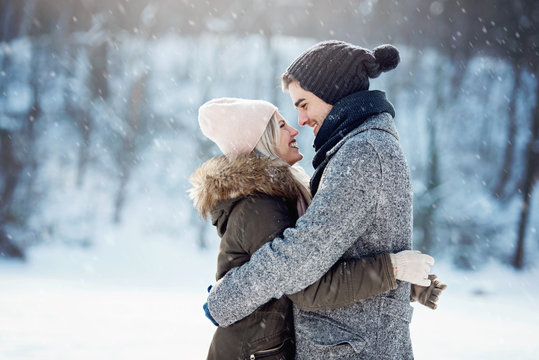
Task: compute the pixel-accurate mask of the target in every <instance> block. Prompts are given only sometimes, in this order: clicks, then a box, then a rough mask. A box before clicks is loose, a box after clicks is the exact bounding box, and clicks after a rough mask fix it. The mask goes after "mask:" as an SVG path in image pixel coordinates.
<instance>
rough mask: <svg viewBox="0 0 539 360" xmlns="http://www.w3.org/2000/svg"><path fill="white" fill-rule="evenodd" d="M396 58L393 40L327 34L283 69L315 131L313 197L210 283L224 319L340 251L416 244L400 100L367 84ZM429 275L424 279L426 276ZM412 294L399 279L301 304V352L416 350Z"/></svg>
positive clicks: (320, 271)
mask: <svg viewBox="0 0 539 360" xmlns="http://www.w3.org/2000/svg"><path fill="white" fill-rule="evenodd" d="M398 62H399V55H398V51H397V49H395V48H394V47H392V46H389V45H385V46H381V47H378V48H376V49H374V50H373V51H369V50H366V49H363V48H360V47H358V46H354V45H352V44H348V43H344V42H340V41H327V42H322V43H319V44H316V45H315V46H313V47H312V48H310V49H308V50H307V51H305V52H304V53H303V54H301V55H300V56H299V57H298V58H297V59H296V60H295V61H294V62H293V63H292V64H291V65H290V66H289V67H288V69H287V71H286V72H285V74H283V77H282V83H283V89H284V90H288V91H289V93H290V97H291V99H292V102H293V104H294V105H295V107H296V108H297V109H298V111H299V124H300V125H302V126H303V125H308V126H310V127H311V128H312V129H313V133H314V135H315V140H314V147H315V150H316V154H315V156H314V159H313V166H314V168H315V172H314V175H313V177H312V179H311V192H312V193H313V195H314V198H313V201H312V204H311V205H310V207H309V208H308V210H307V212H306V214H305V215H303V216H302V217H301V218H300V219H299V220H298V221H297V223H296V227H295V228H290V229H287V230H286V231H285V233H284V235H283V237H282V238H276V239H274V240H273V241H272V242H270V243H268V244H266V245H264V246H262V247H261V248H260V249H259V250H258V251H257V252H256V253H255V254H253V256H252V257H251V259H250V261H249V262H248V263H246V264H244V265H243V266H241V267H238V268H235V269H232V270H230V271H229V272H228V273H227V274H226V275H225V276H224V277H223V278H222V279H221V280H220V281H218V282H217V284H216V285H215V286H214V287H213V289H212V291H211V293H210V294H209V297H208V309H209V312H210V313H211V315H212V316H213V318H214V319H215V320H216V321H217V322H218V323H219V324H220V325H221V326H228V325H230V324H232V323H234V322H236V321H238V320H240V319H242V318H243V317H245V316H246V315H248V314H250V313H251V312H252V311H254V310H255V309H256V308H257V307H259V306H260V305H262V304H264V303H266V302H267V301H268V300H270V299H271V298H279V297H281V296H282V295H283V294H293V293H296V292H298V291H300V290H302V289H304V288H305V287H307V286H308V285H310V284H311V283H313V282H315V281H316V280H318V279H319V278H320V277H321V276H322V275H324V274H325V273H326V272H327V271H328V269H329V268H330V267H331V266H332V265H333V264H334V263H335V262H336V261H338V260H339V259H340V258H343V259H345V260H346V259H351V258H360V257H364V256H370V255H374V254H378V253H382V252H390V253H395V252H398V251H402V250H406V249H411V240H412V188H411V181H410V174H409V170H408V166H407V163H406V159H405V157H404V155H403V152H402V149H401V147H400V145H399V142H398V134H397V131H396V128H395V125H394V122H393V117H394V115H395V113H394V109H393V106H392V105H391V103H389V102H388V101H387V100H386V98H385V94H384V93H383V92H381V91H368V89H369V78H375V77H377V76H379V75H380V73H381V72H384V71H389V70H391V69H393V68H395V67H396V66H397V64H398ZM393 256H394V255H393ZM429 258H430V257H429ZM392 261H393V258H392ZM426 262H427V263H428V262H430V259H427V260H426ZM430 263H431V264H432V262H430ZM401 270H403V269H401V268H397V269H395V272H396V274H398V273H399V271H401ZM426 276H427V275H426V274H425V278H424V283H423V284H422V285H428V284H430V280H429V279H427V277H426ZM396 277H397V278H399V276H396ZM400 278H401V279H402V277H400ZM409 299H410V286H409V284H408V283H404V282H399V284H398V286H397V288H396V289H395V290H392V291H389V292H387V293H384V294H382V295H379V296H375V297H372V298H369V299H367V300H363V301H359V302H357V303H356V304H354V305H352V306H347V307H342V308H337V309H323V310H314V311H306V310H303V309H301V308H299V307H297V306H295V307H294V322H295V330H296V351H297V355H296V357H297V358H298V359H333V358H335V359H412V358H413V354H412V346H411V341H410V334H409V323H410V320H411V317H412V312H413V308H412V307H411V306H410V304H409ZM261 326H263V325H262V324H261Z"/></svg>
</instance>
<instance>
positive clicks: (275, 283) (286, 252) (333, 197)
mask: <svg viewBox="0 0 539 360" xmlns="http://www.w3.org/2000/svg"><path fill="white" fill-rule="evenodd" d="M352 140H353V139H352ZM352 140H351V141H348V142H347V143H346V144H344V145H343V147H342V148H341V149H340V150H339V151H338V152H337V153H336V154H335V155H334V157H333V158H332V160H331V162H330V163H329V164H328V166H327V168H326V170H325V172H324V175H323V176H322V179H321V182H320V186H319V190H318V193H317V195H316V196H315V197H314V199H313V202H312V204H311V205H310V206H309V208H308V210H307V212H306V213H305V215H303V216H302V217H301V218H300V219H299V220H298V222H297V223H296V228H290V229H287V230H286V231H285V232H284V235H283V237H282V238H276V239H274V240H273V241H272V242H270V243H267V244H265V245H264V246H262V247H261V248H260V249H259V250H258V251H256V252H255V253H254V254H253V255H252V257H251V259H250V261H249V262H248V263H246V264H244V265H242V266H241V267H238V268H234V269H232V270H230V271H229V272H228V273H227V274H226V275H225V276H224V277H223V278H222V279H220V280H219V281H218V282H217V283H216V285H215V286H214V287H213V288H212V291H211V292H210V294H209V297H208V306H209V310H210V312H211V314H212V316H213V317H214V318H215V320H216V321H217V322H218V323H219V324H220V325H221V326H228V325H230V324H232V323H234V322H236V321H238V320H240V319H242V318H244V317H245V316H247V315H249V314H250V313H251V312H253V311H254V310H255V309H256V308H257V307H259V306H260V305H262V304H265V303H266V302H268V301H269V300H270V299H272V298H279V297H281V296H282V295H283V294H293V293H296V292H298V291H300V290H302V289H304V288H306V287H307V286H309V285H310V284H312V283H314V282H315V281H316V280H318V279H320V278H321V277H322V276H323V275H324V274H325V273H326V272H327V271H328V270H329V269H330V268H331V266H332V265H333V264H334V263H335V262H337V260H339V258H340V257H341V256H342V255H343V254H344V252H345V251H346V250H347V249H348V248H350V246H352V245H353V244H354V243H355V242H356V241H357V240H358V239H359V238H360V237H361V236H362V235H363V234H364V233H366V232H367V231H368V229H369V227H370V226H371V224H372V223H373V220H374V218H375V215H376V207H377V203H378V191H377V190H378V188H379V186H380V182H381V164H380V160H379V157H378V154H377V153H376V150H375V149H374V147H373V146H372V145H371V144H370V143H369V142H368V141H366V140H362V141H361V143H358V141H352ZM351 154H353V156H350V155H351Z"/></svg>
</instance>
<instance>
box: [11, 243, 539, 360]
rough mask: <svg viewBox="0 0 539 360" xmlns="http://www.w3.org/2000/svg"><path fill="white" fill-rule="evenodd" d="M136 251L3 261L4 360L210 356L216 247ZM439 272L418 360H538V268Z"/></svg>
mask: <svg viewBox="0 0 539 360" xmlns="http://www.w3.org/2000/svg"><path fill="white" fill-rule="evenodd" d="M137 246H141V245H137ZM137 246H131V247H130V246H125V247H121V246H120V245H118V244H116V245H115V244H114V243H109V244H108V245H107V246H104V247H102V248H97V249H96V248H91V249H86V250H83V249H76V248H63V247H59V246H47V247H41V248H39V247H38V248H34V249H33V250H32V251H31V252H30V258H29V261H28V262H27V263H16V262H5V261H4V262H0V359H2V360H22V359H39V360H62V359H69V360H72V359H73V360H79V359H80V360H84V359H92V360H94V359H95V360H101V359H103V360H108V359H130V360H131V359H133V360H135V359H150V358H151V359H203V358H205V355H206V351H207V348H208V344H209V342H210V340H211V336H212V333H213V331H214V327H213V326H212V325H211V324H210V322H209V321H208V320H206V319H205V318H204V316H203V313H202V309H201V304H202V303H203V302H204V299H205V288H206V286H207V284H208V282H210V281H211V279H212V278H213V272H214V267H215V264H214V259H215V254H216V251H217V247H216V245H214V246H213V247H212V248H211V249H209V250H206V251H199V250H197V249H196V248H195V246H191V245H186V244H182V243H180V242H178V241H176V242H172V241H168V240H164V239H161V240H155V239H154V240H153V241H151V242H148V243H147V244H144V248H143V251H142V249H141V248H139V249H137V248H136V247H137ZM118 254H121V256H120V257H119V258H118ZM140 254H144V256H141V255H140ZM433 270H434V271H435V272H436V273H438V274H439V276H440V278H442V279H443V280H445V281H446V282H447V283H448V284H449V288H448V289H447V290H446V292H445V293H444V294H443V296H442V298H441V300H440V305H439V308H438V310H436V311H432V310H429V309H426V308H423V307H421V306H420V305H417V304H414V307H415V313H414V318H413V321H412V324H411V334H412V340H413V344H414V351H415V356H416V359H419V360H422V359H432V358H435V359H439V360H444V359H445V360H452V359H458V360H463V359H475V360H476V359H489V360H495V359H507V358H511V359H518V360H525V359H537V356H538V355H537V354H539V341H538V339H539V311H538V310H537V306H538V305H539V304H538V300H537V299H538V295H539V287H537V285H536V284H537V281H536V279H537V275H539V270H538V269H537V268H534V269H529V270H527V271H526V272H523V273H516V272H514V271H512V270H510V269H508V268H505V267H502V266H501V265H491V266H487V267H486V268H484V269H482V270H480V271H475V272H461V271H457V270H454V269H452V268H451V267H450V266H448V265H447V264H443V263H442V264H437V265H435V266H434V268H433Z"/></svg>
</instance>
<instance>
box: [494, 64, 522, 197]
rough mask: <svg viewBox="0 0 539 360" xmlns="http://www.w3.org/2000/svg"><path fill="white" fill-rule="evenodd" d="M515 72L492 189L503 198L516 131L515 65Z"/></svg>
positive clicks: (517, 78) (517, 81)
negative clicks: (499, 164)
mask: <svg viewBox="0 0 539 360" xmlns="http://www.w3.org/2000/svg"><path fill="white" fill-rule="evenodd" d="M514 73H515V86H514V88H513V92H512V94H511V98H510V100H509V114H508V123H507V144H506V146H505V152H504V157H503V165H502V168H501V170H500V175H499V176H498V179H499V180H498V184H497V185H496V187H495V189H494V194H495V195H496V197H498V198H503V197H504V195H505V186H506V185H507V181H508V180H509V177H510V175H511V165H512V164H513V158H514V151H515V140H516V139H515V138H516V133H517V120H516V114H515V112H516V111H515V108H516V102H517V96H518V93H519V90H520V84H521V74H520V73H519V72H518V69H517V67H515V68H514Z"/></svg>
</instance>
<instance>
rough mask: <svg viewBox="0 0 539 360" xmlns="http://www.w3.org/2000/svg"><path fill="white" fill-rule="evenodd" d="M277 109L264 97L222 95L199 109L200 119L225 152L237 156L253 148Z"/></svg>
mask: <svg viewBox="0 0 539 360" xmlns="http://www.w3.org/2000/svg"><path fill="white" fill-rule="evenodd" d="M276 111H277V108H276V107H275V105H273V104H271V103H269V102H267V101H264V100H248V99H238V98H219V99H213V100H210V101H208V102H207V103H205V104H204V105H202V106H201V107H200V108H199V109H198V123H199V125H200V129H201V130H202V133H203V134H204V135H205V136H206V137H208V138H209V139H210V140H212V141H213V142H214V143H216V144H217V146H219V149H221V151H222V152H223V154H225V155H226V156H227V157H228V158H234V157H236V156H238V155H242V154H249V153H250V152H251V151H253V149H254V148H255V146H256V144H257V143H258V141H259V140H260V138H261V137H262V134H263V133H264V130H265V129H266V126H267V125H268V122H269V120H270V119H271V117H272V116H273V114H274V113H275V112H276Z"/></svg>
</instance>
